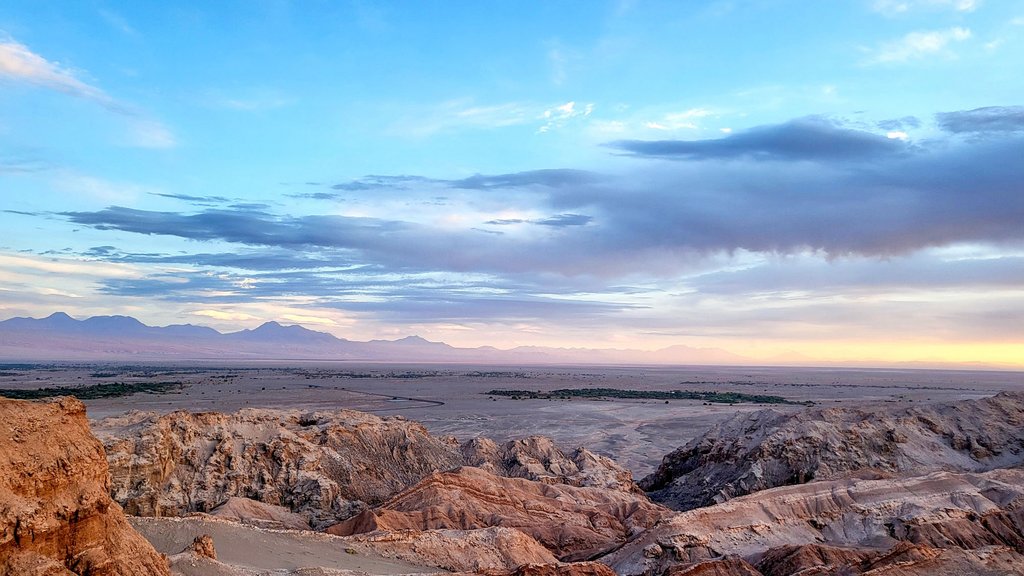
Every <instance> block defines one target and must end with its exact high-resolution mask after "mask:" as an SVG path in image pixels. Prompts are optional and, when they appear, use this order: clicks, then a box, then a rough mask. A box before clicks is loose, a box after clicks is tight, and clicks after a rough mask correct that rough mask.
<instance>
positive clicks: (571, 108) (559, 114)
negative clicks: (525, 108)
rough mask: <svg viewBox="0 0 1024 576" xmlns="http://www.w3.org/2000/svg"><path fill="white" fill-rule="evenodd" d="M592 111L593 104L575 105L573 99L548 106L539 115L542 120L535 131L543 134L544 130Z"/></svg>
mask: <svg viewBox="0 0 1024 576" xmlns="http://www.w3.org/2000/svg"><path fill="white" fill-rule="evenodd" d="M593 111H594V104H585V105H583V106H582V107H577V106H576V102H574V101H572V102H566V103H565V104H562V105H560V106H555V107H553V108H548V109H547V110H545V111H544V112H543V113H542V114H541V115H540V120H542V121H543V124H542V125H541V127H540V128H538V129H537V132H538V133H541V134H543V133H544V132H550V131H551V130H554V129H556V128H561V127H563V126H565V125H566V124H567V123H568V122H569V121H570V120H572V119H573V118H578V117H585V116H590V114H591V113H592V112H593Z"/></svg>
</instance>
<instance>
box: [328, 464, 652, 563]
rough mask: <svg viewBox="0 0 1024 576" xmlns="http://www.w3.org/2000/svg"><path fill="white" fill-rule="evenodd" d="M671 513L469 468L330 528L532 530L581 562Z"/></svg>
mask: <svg viewBox="0 0 1024 576" xmlns="http://www.w3.org/2000/svg"><path fill="white" fill-rule="evenodd" d="M668 514H669V511H668V510H667V509H665V508H662V507H660V506H657V505H655V504H652V503H651V502H650V501H648V500H647V499H646V498H645V497H644V496H643V495H642V494H633V493H628V492H622V491H619V490H608V489H604V488H589V487H577V486H570V485H567V484H545V483H542V482H536V481H531V480H526V479H522V478H504V477H500V476H495V475H493V474H491V473H489V472H486V471H484V470H481V469H479V468H473V467H468V466H467V467H463V468H460V469H458V470H456V471H453V472H445V473H437V474H432V475H430V476H429V477H427V478H424V479H423V480H422V481H421V482H420V483H419V484H417V485H415V486H413V487H412V488H410V489H408V490H406V491H404V492H402V493H400V494H398V495H397V496H395V497H394V498H392V499H391V500H389V501H388V502H386V503H384V504H383V505H381V506H379V507H377V508H374V509H372V510H367V511H364V512H362V513H360V514H359V515H357V516H354V517H352V518H350V519H348V520H346V521H344V522H342V523H340V524H337V525H335V526H332V527H330V528H328V532H330V533H333V534H339V535H343V536H344V535H350V534H359V533H363V532H370V531H377V530H389V531H394V530H433V529H455V530H473V529H478V528H486V527H490V526H504V527H509V528H517V529H519V530H522V531H523V532H525V533H526V534H529V535H530V536H532V537H533V538H535V539H536V540H537V541H538V542H540V543H541V544H543V545H544V546H546V547H547V548H548V549H549V550H551V551H552V552H553V553H554V554H555V555H556V556H558V557H559V558H561V559H562V560H581V559H588V558H591V557H593V556H595V555H597V554H600V553H601V552H605V551H607V550H609V549H611V548H613V547H615V546H618V545H620V544H622V543H623V542H625V541H626V540H627V539H629V538H632V537H634V536H636V535H637V534H639V533H641V532H642V531H644V530H646V529H647V528H649V527H651V526H653V525H654V524H655V523H656V522H657V521H658V520H660V519H662V518H664V517H666V516H667V515H668Z"/></svg>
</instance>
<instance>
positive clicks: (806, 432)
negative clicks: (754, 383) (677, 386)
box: [639, 392, 1024, 510]
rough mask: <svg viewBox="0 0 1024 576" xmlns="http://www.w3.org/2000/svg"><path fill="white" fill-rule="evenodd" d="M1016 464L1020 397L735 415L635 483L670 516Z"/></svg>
mask: <svg viewBox="0 0 1024 576" xmlns="http://www.w3.org/2000/svg"><path fill="white" fill-rule="evenodd" d="M1022 463H1024V393H1010V392H1003V393H1000V394H998V395H997V396H994V397H992V398H986V399H982V400H971V401H964V402H958V403H953V404H933V405H923V406H916V407H912V408H905V407H901V408H894V407H892V406H891V405H880V406H876V407H872V408H870V409H868V408H865V409H852V408H818V409H811V410H804V411H800V412H795V413H780V412H777V411H774V410H770V409H769V410H762V411H758V412H753V413H746V414H738V415H736V416H735V417H733V418H731V419H730V420H728V421H726V422H723V423H722V424H719V425H717V426H715V427H713V428H712V429H711V430H709V431H708V432H707V433H705V434H704V435H703V436H701V437H699V438H696V439H694V440H693V441H691V442H689V443H688V444H686V445H685V446H683V447H681V448H679V449H678V450H675V451H674V452H672V453H670V454H668V455H667V456H665V458H664V460H663V462H662V464H661V466H660V467H659V468H658V469H657V471H655V472H654V473H653V474H651V475H649V476H647V477H646V478H644V479H643V480H641V481H640V482H639V484H640V487H641V488H643V489H644V490H646V491H648V494H649V495H650V496H651V499H653V500H655V501H657V502H660V503H663V504H665V505H666V506H669V507H670V508H674V509H676V510H689V509H692V508H696V507H699V506H708V505H710V504H713V503H716V502H723V501H725V500H728V499H729V498H733V497H736V496H741V495H743V494H749V493H751V492H756V491H758V490H764V489H767V488H772V487H775V486H786V485H791V484H801V483H804V482H808V481H810V480H814V479H819V480H821V479H832V478H837V477H840V476H843V475H845V474H848V473H850V472H852V471H855V470H859V469H863V468H868V469H872V470H876V471H880V472H888V473H909V474H921V473H925V472H929V471H934V470H951V471H984V470H991V469H994V468H998V467H1010V466H1016V465H1020V464H1022Z"/></svg>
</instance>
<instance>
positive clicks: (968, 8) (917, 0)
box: [871, 0, 981, 16]
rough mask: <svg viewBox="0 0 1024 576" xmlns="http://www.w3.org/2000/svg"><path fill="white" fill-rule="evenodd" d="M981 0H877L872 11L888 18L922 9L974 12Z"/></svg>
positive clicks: (872, 6)
mask: <svg viewBox="0 0 1024 576" xmlns="http://www.w3.org/2000/svg"><path fill="white" fill-rule="evenodd" d="M980 4H981V0H875V2H874V3H873V4H872V5H871V9H872V10H874V11H875V12H880V13H882V14H884V15H886V16H896V15H900V14H906V13H909V12H912V11H915V10H919V9H921V8H929V9H946V10H954V11H956V12H973V11H974V10H976V9H977V8H978V6H979V5H980Z"/></svg>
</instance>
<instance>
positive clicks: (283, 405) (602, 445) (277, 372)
mask: <svg viewBox="0 0 1024 576" xmlns="http://www.w3.org/2000/svg"><path fill="white" fill-rule="evenodd" d="M0 373H2V375H0V388H12V389H18V388H26V389H27V388H42V387H53V386H82V385H92V384H99V383H111V382H127V383H139V382H168V381H173V382H181V383H182V384H183V385H184V387H183V388H182V389H181V390H180V391H175V392H173V393H169V394H134V395H130V396H119V397H113V398H103V399H96V400H86V401H85V405H86V407H87V408H88V414H89V418H90V419H91V420H93V421H96V420H99V419H102V418H105V417H108V416H115V415H119V414H123V413H125V412H128V411H131V410H141V411H153V412H171V411H174V410H189V411H193V412H203V411H208V412H233V411H235V410H238V409H241V408H275V409H300V410H338V409H349V410H358V411H361V412H370V413H373V414H376V415H378V416H394V415H401V416H404V417H406V418H408V419H410V420H415V421H417V422H420V423H422V424H423V425H425V426H426V427H427V429H428V430H430V432H431V433H433V434H436V435H451V436H455V437H457V438H458V439H459V440H463V441H464V440H467V439H469V438H473V437H476V436H486V437H488V438H491V439H493V440H496V441H506V440H511V439H516V438H523V437H526V436H532V435H543V436H548V437H551V438H552V439H554V440H555V441H556V442H558V443H559V444H560V445H562V446H565V447H570V448H571V447H576V446H585V447H587V448H588V449H590V450H593V451H595V452H597V453H599V454H603V455H605V456H609V457H611V458H613V459H614V460H615V461H617V462H619V463H620V464H622V465H624V466H626V467H627V468H629V469H630V470H631V471H632V472H633V473H634V475H635V476H636V477H637V478H640V477H642V476H644V475H646V474H648V473H650V472H651V471H652V470H653V469H654V468H655V467H656V466H657V465H658V463H659V462H660V461H661V458H662V456H664V455H665V454H667V453H668V452H670V451H672V450H674V449H675V448H677V447H679V446H681V445H683V444H685V443H686V442H688V441H689V440H691V439H692V438H694V437H696V436H697V435H699V434H700V433H702V432H704V431H705V430H706V429H708V428H709V427H711V426H712V425H713V424H715V423H717V422H720V421H722V420H724V419H725V418H728V417H729V416H731V415H733V414H736V413H737V412H749V411H754V410H760V409H763V408H765V407H766V406H765V405H759V404H750V403H739V404H708V403H706V402H701V401H699V400H689V401H687V400H682V401H675V400H674V401H672V402H669V403H666V402H665V401H661V400H628V399H599V400H594V399H572V400H557V399H553V400H530V399H524V400H512V399H511V398H508V397H500V396H499V397H495V396H489V395H487V394H486V392H488V391H490V390H493V389H518V390H537V391H550V390H556V389H562V388H617V389H633V390H666V391H667V390H677V389H685V390H697V391H727V392H739V393H746V394H770V395H775V396H781V397H783V398H785V399H787V400H792V401H794V402H805V401H810V402H813V403H814V404H816V405H821V406H844V407H846V406H862V405H864V404H865V403H885V404H900V403H903V404H912V403H915V402H916V403H921V402H936V401H943V402H950V401H954V402H955V401H957V400H967V399H976V398H984V397H987V396H992V395H993V394H996V393H998V392H1001V391H1014V390H1019V391H1024V374H1021V373H1016V372H992V371H955V370H949V371H946V370H871V369H849V368H832V369H830V368H775V367H768V368H756V367H663V366H643V367H639V366H623V367H609V366H559V367H551V366H540V367H536V366H534V367H508V366H498V367H495V366H465V365H429V364H427V365H424V364H419V365H391V364H387V365H385V364H354V365H353V364H339V363H314V362H310V363H305V364H298V365H296V364H295V363H291V364H289V365H276V364H274V363H260V364H255V363H229V364H227V365H215V364H211V363H199V364H189V365H185V364H182V365H173V364H172V365H168V364H140V365H120V364H112V365H60V364H57V365H23V366H10V365H9V366H7V367H5V368H2V369H0ZM773 407H774V408H775V409H778V410H796V409H798V408H799V407H795V406H787V405H773Z"/></svg>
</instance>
